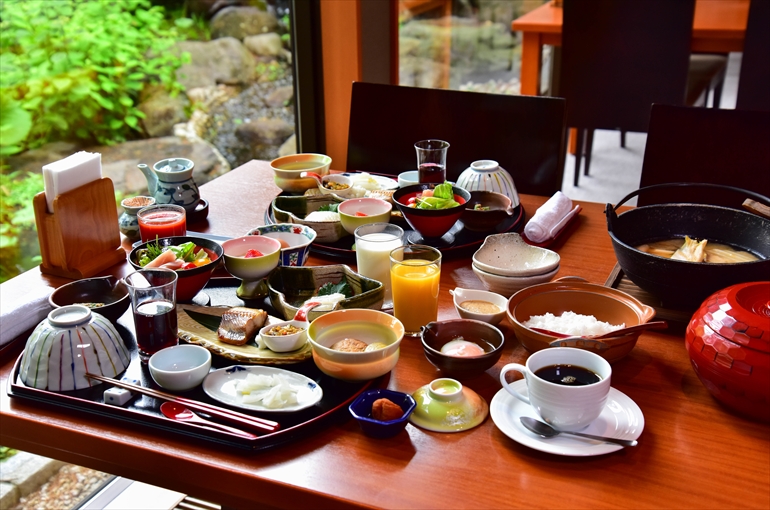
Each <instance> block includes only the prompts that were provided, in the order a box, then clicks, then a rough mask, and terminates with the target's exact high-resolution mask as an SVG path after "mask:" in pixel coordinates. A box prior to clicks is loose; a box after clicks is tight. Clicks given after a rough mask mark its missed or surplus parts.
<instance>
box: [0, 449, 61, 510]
mask: <svg viewBox="0 0 770 510" xmlns="http://www.w3.org/2000/svg"><path fill="white" fill-rule="evenodd" d="M63 465H64V463H63V462H61V461H58V460H54V459H49V458H47V457H41V456H40V455H34V454H32V453H27V452H19V453H17V454H16V455H14V456H13V457H11V458H9V459H6V460H4V461H3V462H2V463H0V466H2V469H0V482H4V483H9V484H12V485H14V486H16V488H17V489H18V495H19V496H20V497H24V496H26V495H27V494H30V493H31V492H33V491H35V490H37V489H38V488H39V487H40V486H41V485H43V484H44V483H45V482H47V481H48V479H49V478H51V476H53V475H54V474H55V473H56V472H57V471H59V469H61V467H62V466H63ZM3 508H7V507H3Z"/></svg>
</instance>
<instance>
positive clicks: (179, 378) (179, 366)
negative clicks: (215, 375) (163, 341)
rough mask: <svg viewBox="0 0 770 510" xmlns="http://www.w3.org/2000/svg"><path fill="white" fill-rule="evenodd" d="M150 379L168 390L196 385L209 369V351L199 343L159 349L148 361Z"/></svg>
mask: <svg viewBox="0 0 770 510" xmlns="http://www.w3.org/2000/svg"><path fill="white" fill-rule="evenodd" d="M148 365H149V368H150V375H151V376H152V380H153V381H155V382H156V383H157V384H158V386H160V387H161V388H163V389H166V390H170V391H186V390H191V389H193V388H195V387H196V386H198V385H199V384H200V383H201V382H202V381H203V379H204V378H205V377H206V374H208V373H209V369H211V352H210V351H209V350H208V349H206V348H204V347H201V346H199V345H192V344H180V345H174V346H172V347H166V348H165V349H161V350H159V351H158V352H156V353H155V354H153V355H152V356H150V361H149V363H148Z"/></svg>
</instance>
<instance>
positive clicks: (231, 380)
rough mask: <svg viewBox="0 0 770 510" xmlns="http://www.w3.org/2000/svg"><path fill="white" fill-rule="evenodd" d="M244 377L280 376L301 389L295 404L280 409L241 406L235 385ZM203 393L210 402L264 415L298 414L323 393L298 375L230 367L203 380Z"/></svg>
mask: <svg viewBox="0 0 770 510" xmlns="http://www.w3.org/2000/svg"><path fill="white" fill-rule="evenodd" d="M247 374H254V375H260V374H263V375H273V374H281V375H282V376H284V377H285V378H287V379H288V380H289V381H290V383H291V384H292V385H297V386H301V387H302V389H300V390H299V391H298V392H297V403H296V404H292V405H288V406H286V407H281V408H268V407H265V406H263V405H260V404H246V403H243V402H242V401H241V398H240V396H239V395H238V392H237V391H236V389H235V387H236V385H237V383H238V381H240V380H242V379H246V375H247ZM203 391H205V392H206V393H207V394H208V396H210V397H211V398H213V399H214V400H218V401H220V402H222V403H223V404H227V405H230V406H233V407H240V408H241V409H248V410H250V411H262V412H265V413H286V412H293V411H300V410H302V409H307V408H308V407H310V406H313V405H315V404H317V403H318V401H320V400H321V398H322V397H323V390H321V387H320V386H318V384H317V383H316V382H315V381H314V380H312V379H310V378H309V377H305V376H304V375H302V374H298V373H296V372H291V371H289V370H283V369H280V368H274V367H263V366H243V365H233V366H231V367H227V368H220V369H219V370H215V371H213V372H211V373H210V374H209V375H207V376H206V378H205V379H204V380H203Z"/></svg>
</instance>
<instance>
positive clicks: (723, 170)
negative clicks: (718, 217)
mask: <svg viewBox="0 0 770 510" xmlns="http://www.w3.org/2000/svg"><path fill="white" fill-rule="evenodd" d="M768 141H770V112H760V111H748V110H719V109H713V108H690V107H684V106H668V105H659V104H656V105H653V106H652V109H651V113H650V127H649V132H648V135H647V146H646V147H645V150H644V161H643V163H642V177H641V180H640V182H639V186H640V187H645V186H651V185H653V184H662V183H671V182H701V183H711V184H722V185H729V186H735V187H738V188H743V189H747V190H750V191H754V192H757V193H760V194H762V195H764V196H767V197H770V143H768ZM744 198H746V197H734V196H726V195H723V194H721V193H719V192H704V191H703V190H702V189H700V190H697V191H694V192H687V190H685V189H681V188H677V189H676V190H665V191H656V192H654V193H652V192H644V193H642V194H641V195H640V196H639V199H638V201H637V204H638V205H648V204H657V203H670V202H693V201H694V202H699V203H710V204H719V205H724V206H728V207H740V206H741V203H742V202H743V199H744Z"/></svg>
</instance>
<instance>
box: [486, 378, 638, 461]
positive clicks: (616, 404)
mask: <svg viewBox="0 0 770 510" xmlns="http://www.w3.org/2000/svg"><path fill="white" fill-rule="evenodd" d="M511 387H512V388H513V389H514V390H516V391H518V392H520V393H522V394H525V393H526V391H527V384H526V381H524V380H523V379H519V380H518V381H515V382H513V383H512V384H511ZM489 414H490V415H491V417H492V421H493V422H494V423H495V425H496V426H497V428H498V429H500V431H501V432H502V433H503V434H505V435H506V436H508V437H510V438H511V439H513V440H514V441H516V442H517V443H520V444H523V445H524V446H528V447H530V448H532V449H535V450H539V451H541V452H546V453H552V454H554V455H564V456H569V457H590V456H594V455H604V454H607V453H612V452H615V451H617V450H622V449H623V447H622V446H620V445H617V444H611V443H605V442H603V441H596V440H593V439H585V438H581V437H576V436H570V435H567V434H562V435H560V436H556V437H552V438H544V437H540V436H538V435H536V434H534V433H533V432H530V431H529V430H527V429H526V428H524V425H522V423H521V420H520V418H521V417H522V416H529V417H531V418H535V419H540V418H539V417H538V415H537V413H535V410H534V409H533V408H532V406H530V405H527V404H525V403H524V402H522V401H521V400H519V399H517V398H516V397H514V396H513V395H511V394H510V393H508V392H507V391H506V390H505V388H503V389H501V390H500V391H498V392H497V394H495V396H494V397H492V402H491V403H490V404H489ZM643 430H644V414H642V410H641V409H639V406H638V405H636V402H634V401H633V400H631V398H629V397H628V396H626V395H625V394H624V393H622V392H620V391H618V390H616V389H615V388H610V394H609V396H608V397H607V405H606V406H605V407H604V410H603V411H602V414H600V415H599V417H598V418H597V419H596V420H594V421H593V422H592V423H591V424H590V425H589V426H588V427H586V428H585V429H583V430H581V432H585V433H586V434H593V435H597V436H606V437H613V438H616V439H631V440H633V439H639V436H641V435H642V431H643Z"/></svg>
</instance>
